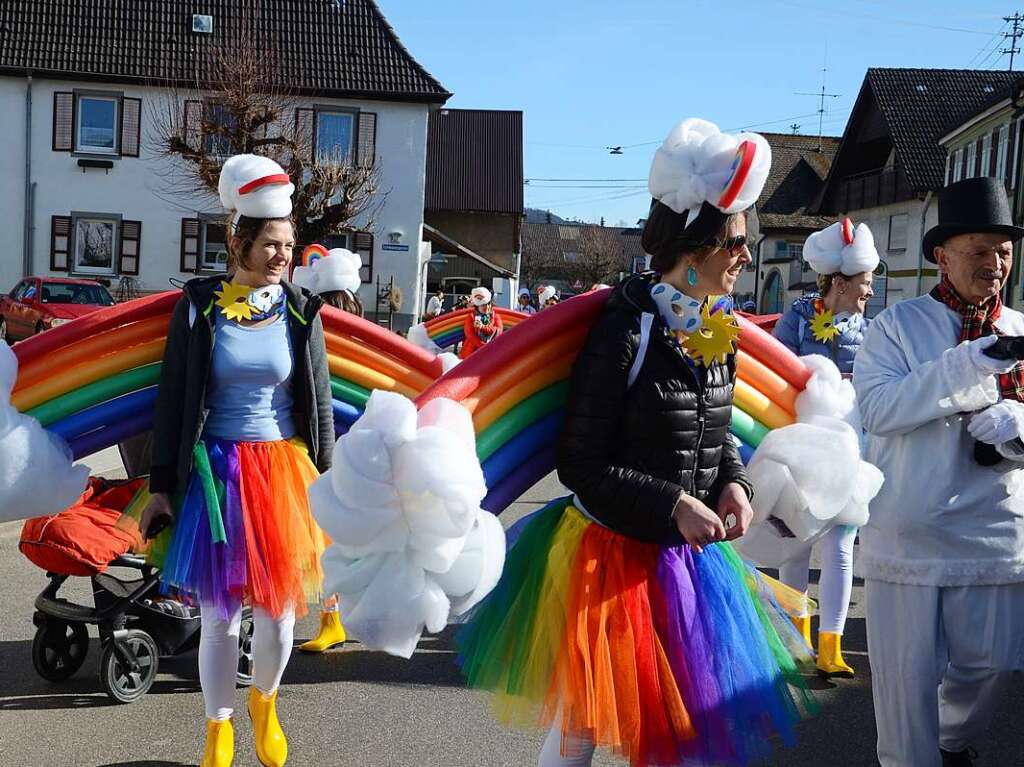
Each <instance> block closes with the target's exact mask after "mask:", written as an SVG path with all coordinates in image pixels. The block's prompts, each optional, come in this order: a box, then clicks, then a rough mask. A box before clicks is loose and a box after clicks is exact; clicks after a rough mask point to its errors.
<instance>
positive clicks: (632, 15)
mask: <svg viewBox="0 0 1024 767" xmlns="http://www.w3.org/2000/svg"><path fill="white" fill-rule="evenodd" d="M379 2H380V6H381V8H382V10H383V11H384V14H385V15H386V16H387V18H388V20H389V21H390V22H391V23H392V24H393V26H394V27H395V29H396V30H397V31H398V34H399V36H400V37H401V39H402V40H403V42H404V43H405V44H406V46H407V47H408V48H409V49H410V50H411V51H412V53H413V55H414V56H416V58H417V59H419V61H420V62H421V63H423V64H424V65H425V66H426V67H427V69H428V70H429V71H430V72H431V73H432V74H433V75H435V76H436V77H437V78H438V79H439V80H440V81H441V82H442V83H443V84H444V85H445V87H447V88H448V90H450V91H452V92H453V93H454V94H455V95H454V97H453V98H452V99H451V100H450V101H449V102H448V106H451V107H461V108H492V109H521V110H522V111H523V112H524V131H525V137H524V142H525V146H524V150H525V170H526V177H527V178H528V179H532V180H531V182H530V183H529V184H528V185H527V187H526V191H527V196H526V202H527V205H528V206H530V207H538V208H550V209H551V210H552V211H553V212H555V213H557V214H559V215H561V216H563V217H571V218H580V219H582V220H588V221H597V220H598V219H599V218H600V217H602V216H603V217H604V218H605V219H606V221H607V222H608V223H609V224H614V223H618V222H619V221H626V222H629V223H633V222H635V221H636V220H637V219H638V218H641V217H642V216H644V215H645V214H646V211H647V206H648V204H649V198H648V197H647V193H646V183H645V179H646V177H647V170H648V167H649V163H650V160H651V157H652V156H653V154H654V150H655V149H656V148H657V145H658V144H659V143H660V142H661V139H663V138H664V136H665V135H666V134H667V133H668V131H669V129H670V128H671V127H672V125H674V124H675V123H676V122H677V121H679V120H681V119H683V118H685V117H691V116H700V117H705V118H707V119H710V120H712V121H714V122H716V123H718V124H719V126H721V127H722V128H725V129H737V128H742V127H746V126H755V127H751V129H752V130H763V131H778V132H789V125H790V124H791V123H793V122H796V123H799V124H800V126H801V128H800V132H801V133H807V134H812V135H816V134H817V131H818V117H817V115H816V114H814V113H815V111H816V110H817V108H818V101H817V99H816V98H815V97H813V96H799V95H796V93H797V92H817V91H819V90H820V88H821V83H822V67H823V66H824V65H825V63H826V61H827V65H828V74H827V89H828V92H829V93H835V94H840V95H839V97H838V98H829V99H827V100H826V101H827V103H826V108H827V110H828V113H827V114H826V115H825V118H824V131H823V132H824V133H825V134H826V135H841V134H842V131H843V127H844V126H845V124H846V118H847V116H848V115H849V112H850V109H851V108H852V107H853V103H854V101H855V99H856V97H857V93H858V91H859V89H860V85H861V82H862V80H863V77H864V72H865V70H866V69H867V68H868V67H871V66H879V67H929V68H931V67H945V68H957V69H959V68H967V67H975V68H980V69H989V68H997V69H1006V68H1007V64H1008V57H1006V56H1002V55H1000V54H999V50H1000V49H1002V48H1004V47H1006V45H1005V41H1003V40H1002V39H1001V38H1000V37H999V33H1000V32H1002V31H1004V30H1005V29H1007V28H1008V25H1006V24H1005V23H1004V21H1003V18H1002V17H1003V16H1005V15H1008V14H1010V13H1012V12H1013V11H1014V10H1022V11H1024V7H1022V8H1020V9H1014V8H1013V7H1011V6H1010V5H1008V4H1004V3H997V2H989V1H988V0H970V1H968V0H959V2H952V1H951V0H935V1H933V2H917V1H911V0H888V1H883V0H843V2H835V1H834V0H833V1H832V2H814V1H813V0H765V1H764V2H757V1H756V0H734V2H729V3H722V2H714V1H713V0H688V1H687V2H682V1H681V0H677V1H676V2H672V1H670V0H633V2H621V1H620V2H612V1H611V0H561V1H560V2H555V1H553V0H547V1H546V2H544V1H542V0H518V1H517V2H493V1H492V0H430V1H429V2H425V1H424V0H379ZM1018 45H1019V47H1022V48H1024V40H1021V41H1020V42H1019V43H1018ZM1022 66H1024V56H1019V57H1018V61H1017V63H1016V65H1015V69H1021V68H1022ZM609 146H623V147H624V149H623V154H621V155H611V154H609V151H608V150H607V149H605V147H609ZM541 179H559V180H558V181H543V180H541ZM560 179H570V180H569V181H561V180H560ZM577 179H587V181H577ZM590 179H616V180H615V181H611V182H604V181H600V182H598V181H593V182H592V181H589V180H590ZM618 179H623V180H622V181H619V180H618ZM595 187H596V188H595Z"/></svg>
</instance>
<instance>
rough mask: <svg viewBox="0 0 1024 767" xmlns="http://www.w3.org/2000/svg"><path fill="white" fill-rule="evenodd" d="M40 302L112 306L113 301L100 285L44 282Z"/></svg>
mask: <svg viewBox="0 0 1024 767" xmlns="http://www.w3.org/2000/svg"><path fill="white" fill-rule="evenodd" d="M42 302H43V303H44V304H92V305H95V306H113V305H114V299H113V298H112V297H111V295H110V293H108V292H107V291H106V289H105V288H104V287H102V286H101V285H73V284H69V283H62V282H44V283H43V295H42Z"/></svg>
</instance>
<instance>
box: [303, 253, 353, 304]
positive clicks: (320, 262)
mask: <svg viewBox="0 0 1024 767" xmlns="http://www.w3.org/2000/svg"><path fill="white" fill-rule="evenodd" d="M362 265H363V262H362V259H361V258H360V257H359V255H358V254H356V253H353V252H352V251H350V250H346V249H345V248H334V249H333V250H329V251H327V255H326V256H324V257H323V258H318V259H316V260H315V261H313V262H312V263H311V264H310V265H309V266H296V267H295V271H294V272H292V282H294V283H295V284H296V285H298V286H299V287H300V288H305V289H306V290H308V291H309V292H310V293H316V294H320V293H330V292H332V291H335V290H347V291H348V292H349V293H352V294H353V295H355V294H356V292H357V291H358V290H359V286H360V285H362V283H363V280H362V277H360V276H359V269H360V268H361V267H362Z"/></svg>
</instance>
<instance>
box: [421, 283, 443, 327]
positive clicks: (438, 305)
mask: <svg viewBox="0 0 1024 767" xmlns="http://www.w3.org/2000/svg"><path fill="white" fill-rule="evenodd" d="M443 311H444V288H438V289H437V290H436V291H434V295H432V296H431V297H430V300H429V301H427V311H426V313H425V314H424V315H423V320H424V322H426V321H429V320H432V319H434V318H435V317H440V316H441V313H442V312H443Z"/></svg>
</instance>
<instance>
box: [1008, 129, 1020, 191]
mask: <svg viewBox="0 0 1024 767" xmlns="http://www.w3.org/2000/svg"><path fill="white" fill-rule="evenodd" d="M1019 125H1020V120H1014V121H1013V122H1011V123H1010V135H1009V138H1008V139H1007V144H1006V179H1005V180H1006V188H1007V189H1014V188H1016V186H1017V128H1018V126H1019Z"/></svg>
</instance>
